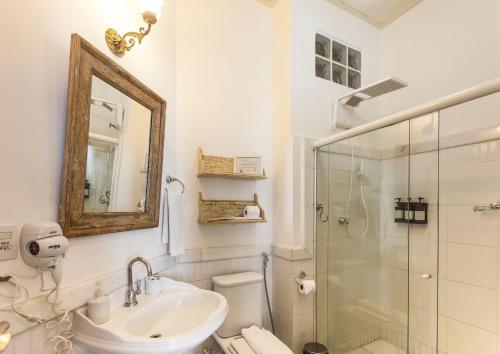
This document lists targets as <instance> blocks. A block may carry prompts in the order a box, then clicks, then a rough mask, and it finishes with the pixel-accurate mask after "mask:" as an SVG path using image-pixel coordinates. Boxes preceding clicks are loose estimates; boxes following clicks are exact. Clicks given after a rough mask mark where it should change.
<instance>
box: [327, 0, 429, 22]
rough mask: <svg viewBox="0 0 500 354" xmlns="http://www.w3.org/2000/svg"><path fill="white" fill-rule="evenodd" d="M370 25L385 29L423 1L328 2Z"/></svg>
mask: <svg viewBox="0 0 500 354" xmlns="http://www.w3.org/2000/svg"><path fill="white" fill-rule="evenodd" d="M328 1H329V2H331V3H332V4H334V5H337V6H339V7H341V8H342V9H344V10H346V11H349V12H350V13H352V14H353V15H355V16H357V17H359V18H361V19H362V20H365V21H366V22H368V23H371V24H372V25H374V26H376V27H378V28H384V27H385V26H387V25H388V24H389V23H391V22H392V21H394V20H395V19H397V18H398V17H400V16H401V15H403V14H404V13H405V12H406V11H408V10H410V9H411V8H412V7H414V6H415V5H417V4H418V3H420V2H422V1H423V0H328Z"/></svg>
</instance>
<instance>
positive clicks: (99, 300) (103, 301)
mask: <svg viewBox="0 0 500 354" xmlns="http://www.w3.org/2000/svg"><path fill="white" fill-rule="evenodd" d="M87 317H88V318H90V320H91V321H92V322H94V323H95V324H97V325H100V324H102V323H104V322H107V321H108V320H109V298H108V296H107V295H105V294H104V292H103V291H102V289H101V288H100V287H99V288H98V289H97V291H96V297H95V298H93V299H90V300H89V302H88V303H87Z"/></svg>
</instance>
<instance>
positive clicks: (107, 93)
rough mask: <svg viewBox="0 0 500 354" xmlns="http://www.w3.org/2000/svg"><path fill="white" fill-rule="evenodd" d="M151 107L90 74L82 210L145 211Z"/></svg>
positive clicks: (97, 211) (87, 211)
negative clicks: (87, 135) (89, 100)
mask: <svg viewBox="0 0 500 354" xmlns="http://www.w3.org/2000/svg"><path fill="white" fill-rule="evenodd" d="M150 128H151V111H150V110H149V109H147V108H146V107H144V106H143V105H141V104H140V103H138V102H136V101H134V100H133V99H131V98H130V97H129V96H127V95H125V94H123V93H122V92H120V91H119V90H117V89H115V88H114V87H113V86H111V85H109V84H108V83H106V82H104V81H103V80H101V79H99V78H98V77H96V76H93V77H92V95H91V104H90V126H89V138H88V148H87V167H86V175H85V187H84V188H85V189H84V208H83V210H84V213H99V212H140V213H142V212H145V211H146V208H147V206H146V192H147V180H148V156H149V140H150Z"/></svg>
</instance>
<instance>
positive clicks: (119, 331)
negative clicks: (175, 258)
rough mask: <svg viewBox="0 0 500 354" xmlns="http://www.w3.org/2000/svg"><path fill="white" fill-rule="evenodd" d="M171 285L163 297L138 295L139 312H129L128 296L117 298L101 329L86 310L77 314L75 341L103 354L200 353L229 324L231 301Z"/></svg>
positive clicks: (212, 293) (132, 308) (82, 309)
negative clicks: (208, 339)
mask: <svg viewBox="0 0 500 354" xmlns="http://www.w3.org/2000/svg"><path fill="white" fill-rule="evenodd" d="M170 283H171V285H169V286H168V287H167V288H166V289H164V291H163V292H162V293H161V294H159V295H139V296H137V301H138V305H137V306H134V307H123V299H124V296H122V295H123V292H121V293H120V294H119V295H118V296H116V295H113V297H112V299H111V302H112V309H111V312H110V319H109V321H108V322H106V323H103V324H101V325H96V324H94V323H93V322H92V321H91V320H90V319H89V318H88V317H87V316H86V312H87V311H86V309H85V308H81V309H79V310H77V311H76V312H75V317H74V325H73V331H74V337H73V338H74V340H75V342H77V344H78V345H80V346H82V347H84V348H85V349H87V350H90V351H92V352H95V353H99V354H170V353H185V352H187V351H189V350H191V349H194V348H196V347H197V346H198V345H200V344H201V343H203V341H205V339H207V338H208V337H210V336H211V335H212V334H213V333H214V332H215V331H216V330H217V329H218V328H219V327H220V326H221V324H222V323H223V322H224V320H225V318H226V315H227V311H228V305H227V301H226V299H225V298H224V297H223V296H222V295H220V294H218V293H215V292H212V291H207V290H200V289H198V288H195V287H193V286H191V285H188V284H185V283H178V282H170ZM172 284H175V285H172ZM120 300H121V301H120Z"/></svg>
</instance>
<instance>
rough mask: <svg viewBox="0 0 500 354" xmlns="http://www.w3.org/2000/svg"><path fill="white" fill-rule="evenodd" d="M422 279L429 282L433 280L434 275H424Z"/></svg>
mask: <svg viewBox="0 0 500 354" xmlns="http://www.w3.org/2000/svg"><path fill="white" fill-rule="evenodd" d="M420 277H421V278H422V279H424V280H429V279H432V274H427V273H426V274H422V275H421V276H420Z"/></svg>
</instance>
